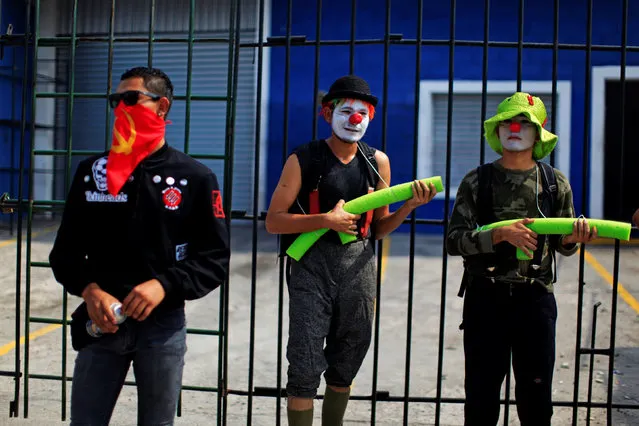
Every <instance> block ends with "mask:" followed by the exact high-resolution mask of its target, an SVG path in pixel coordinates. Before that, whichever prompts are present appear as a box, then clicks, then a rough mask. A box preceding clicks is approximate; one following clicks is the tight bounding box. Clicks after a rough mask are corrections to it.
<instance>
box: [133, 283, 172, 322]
mask: <svg viewBox="0 0 639 426" xmlns="http://www.w3.org/2000/svg"><path fill="white" fill-rule="evenodd" d="M164 296H166V292H165V291H164V287H162V284H160V282H159V281H158V280H156V279H152V280H149V281H146V282H143V283H142V284H138V285H137V286H135V287H134V288H133V290H131V292H130V293H129V294H128V295H127V296H126V297H125V298H124V302H122V311H123V312H124V313H125V315H127V316H130V317H131V318H133V319H135V320H138V321H144V320H145V319H146V318H147V317H148V316H149V315H150V314H151V312H153V309H155V308H156V306H158V305H159V304H160V302H162V300H164Z"/></svg>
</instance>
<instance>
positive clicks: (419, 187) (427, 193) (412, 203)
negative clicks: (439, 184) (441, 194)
mask: <svg viewBox="0 0 639 426" xmlns="http://www.w3.org/2000/svg"><path fill="white" fill-rule="evenodd" d="M411 189H412V190H413V197H412V198H411V199H409V200H407V201H406V206H407V207H409V208H410V209H411V210H413V209H415V208H417V207H419V206H423V205H424V204H427V203H429V202H430V200H432V199H433V198H435V195H437V189H436V188H435V185H434V184H433V183H430V184H428V185H426V184H425V183H424V182H422V181H420V180H415V181H413V184H412V185H411Z"/></svg>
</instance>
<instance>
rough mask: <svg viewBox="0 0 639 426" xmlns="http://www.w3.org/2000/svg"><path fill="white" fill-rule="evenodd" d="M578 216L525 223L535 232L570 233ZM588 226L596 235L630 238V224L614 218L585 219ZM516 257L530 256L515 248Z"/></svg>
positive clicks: (491, 226) (509, 222)
mask: <svg viewBox="0 0 639 426" xmlns="http://www.w3.org/2000/svg"><path fill="white" fill-rule="evenodd" d="M577 219H578V218H575V217H553V218H539V219H535V221H534V222H533V223H529V224H528V225H526V226H527V227H528V228H530V229H531V230H532V231H534V232H536V233H537V234H545V235H570V234H572V226H573V224H574V223H575V221H576V220H577ZM520 220H521V219H512V220H502V221H500V222H494V223H490V224H488V225H484V226H480V227H479V228H477V230H478V231H486V230H489V229H494V228H500V227H502V226H508V225H512V224H513V223H515V222H519V221H520ZM586 220H587V221H588V224H589V225H590V227H591V228H592V227H596V228H597V235H598V236H599V237H603V238H615V239H617V240H624V241H628V240H629V239H630V230H631V228H632V225H631V224H630V223H626V222H617V221H614V220H604V219H586ZM517 259H519V260H530V259H531V258H530V257H528V256H526V254H525V253H524V252H523V251H522V250H520V249H517Z"/></svg>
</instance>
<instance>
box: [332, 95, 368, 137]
mask: <svg viewBox="0 0 639 426" xmlns="http://www.w3.org/2000/svg"><path fill="white" fill-rule="evenodd" d="M369 121H370V118H369V116H368V104H367V103H366V102H363V101H360V100H357V99H346V100H344V101H341V102H340V103H339V104H337V106H336V107H335V110H334V111H333V118H332V120H331V127H332V128H333V133H335V135H336V136H337V137H338V138H340V139H341V140H343V141H344V142H348V143H357V142H358V141H359V140H360V139H362V138H363V137H364V134H365V133H366V128H368V123H369Z"/></svg>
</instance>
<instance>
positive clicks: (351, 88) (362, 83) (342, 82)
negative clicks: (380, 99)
mask: <svg viewBox="0 0 639 426" xmlns="http://www.w3.org/2000/svg"><path fill="white" fill-rule="evenodd" d="M344 98H349V99H359V100H361V101H365V102H368V103H369V104H371V105H373V106H377V98H376V97H375V96H373V95H371V88H370V87H369V86H368V83H367V82H366V80H364V79H363V78H360V77H357V76H356V75H345V76H344V77H340V78H338V79H337V80H335V82H334V83H333V84H332V85H331V88H330V89H329V91H328V93H327V94H326V95H325V96H324V97H323V98H322V103H323V104H324V103H326V102H329V101H332V100H333V99H344Z"/></svg>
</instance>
